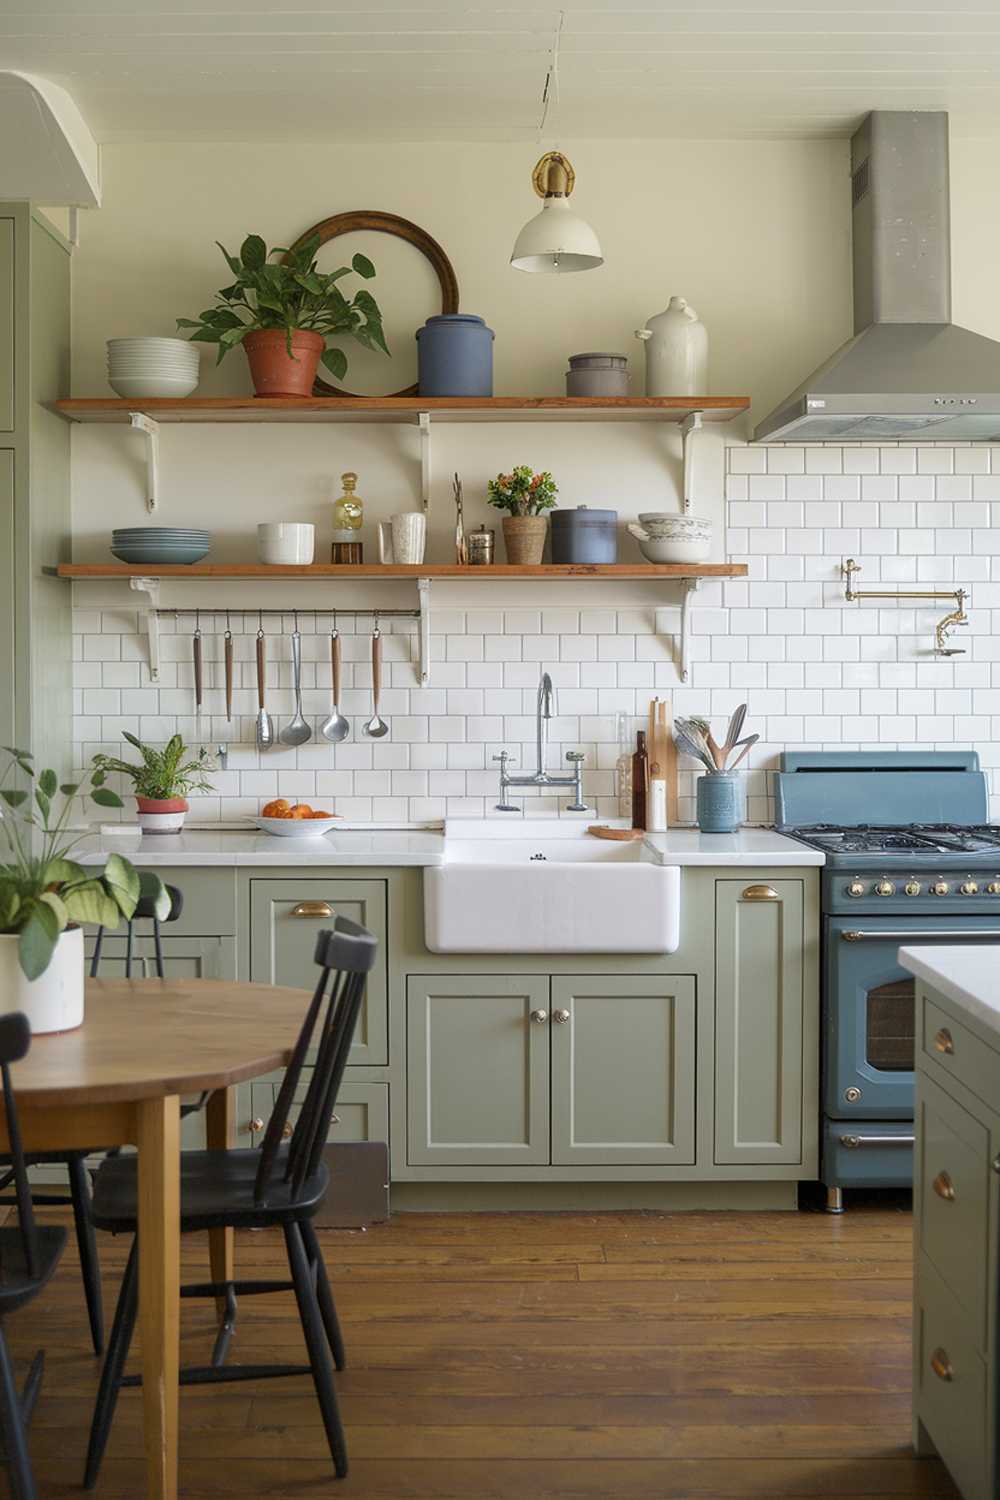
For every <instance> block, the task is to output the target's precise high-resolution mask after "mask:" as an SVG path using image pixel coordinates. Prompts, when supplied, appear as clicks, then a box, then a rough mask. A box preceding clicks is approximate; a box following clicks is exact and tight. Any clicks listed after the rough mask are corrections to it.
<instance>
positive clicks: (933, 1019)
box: [920, 991, 1000, 1107]
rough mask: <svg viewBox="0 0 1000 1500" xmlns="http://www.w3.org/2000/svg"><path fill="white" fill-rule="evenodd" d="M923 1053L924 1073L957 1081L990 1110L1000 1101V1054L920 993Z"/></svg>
mask: <svg viewBox="0 0 1000 1500" xmlns="http://www.w3.org/2000/svg"><path fill="white" fill-rule="evenodd" d="M920 1016H921V1029H920V1037H921V1052H922V1061H923V1065H924V1070H925V1072H927V1073H929V1074H930V1075H931V1077H932V1078H933V1077H935V1076H936V1077H937V1078H938V1080H939V1081H943V1080H944V1079H945V1078H954V1079H956V1080H957V1081H958V1082H959V1083H961V1084H964V1085H965V1087H966V1088H967V1089H970V1090H971V1091H972V1093H974V1094H975V1095H977V1097H978V1098H980V1099H982V1100H983V1101H984V1102H985V1103H987V1104H989V1105H990V1106H991V1107H992V1106H993V1105H994V1104H995V1101H996V1100H997V1099H998V1098H1000V1052H994V1051H993V1049H992V1048H991V1047H988V1046H987V1045H986V1043H985V1042H981V1041H980V1040H979V1038H978V1037H977V1036H976V1035H975V1034H974V1033H973V1032H971V1031H969V1030H968V1029H967V1028H966V1027H965V1026H963V1025H962V1023H961V1021H955V1020H953V1019H952V1017H951V1016H950V1015H948V1014H947V1012H945V1011H943V1010H942V1009H941V1007H940V1006H938V1005H935V1003H934V1001H933V1000H932V999H931V998H930V996H929V995H928V994H926V993H925V992H923V991H921V992H920Z"/></svg>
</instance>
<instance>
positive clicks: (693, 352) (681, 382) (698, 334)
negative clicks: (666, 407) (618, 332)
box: [635, 297, 708, 396]
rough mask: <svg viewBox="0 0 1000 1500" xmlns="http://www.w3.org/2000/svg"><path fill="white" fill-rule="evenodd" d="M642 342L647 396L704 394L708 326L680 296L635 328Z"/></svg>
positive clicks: (706, 378)
mask: <svg viewBox="0 0 1000 1500" xmlns="http://www.w3.org/2000/svg"><path fill="white" fill-rule="evenodd" d="M635 336H636V338H637V339H642V341H643V343H644V344H645V345H646V395H647V396H704V395H706V394H707V392H708V330H707V329H706V327H705V325H704V323H703V322H702V321H701V319H700V318H699V317H698V314H697V313H696V312H695V310H694V308H693V307H691V306H689V304H688V303H687V302H686V301H685V299H684V298H683V297H671V299H670V302H669V305H668V306H667V308H666V310H665V311H664V312H661V313H657V315H656V317H655V318H650V319H649V320H648V322H647V324H646V327H645V328H637V329H636V330H635Z"/></svg>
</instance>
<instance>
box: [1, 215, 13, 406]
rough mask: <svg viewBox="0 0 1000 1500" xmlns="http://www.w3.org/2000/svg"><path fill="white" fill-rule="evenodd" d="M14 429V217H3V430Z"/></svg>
mask: <svg viewBox="0 0 1000 1500" xmlns="http://www.w3.org/2000/svg"><path fill="white" fill-rule="evenodd" d="M13 431H14V220H13V219H5V218H3V219H0V432H13Z"/></svg>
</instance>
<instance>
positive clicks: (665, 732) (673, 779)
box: [657, 698, 680, 828]
mask: <svg viewBox="0 0 1000 1500" xmlns="http://www.w3.org/2000/svg"><path fill="white" fill-rule="evenodd" d="M657 720H658V725H659V733H660V740H661V742H662V751H661V755H662V759H661V761H660V764H661V766H662V768H663V779H664V781H665V782H666V783H667V827H668V828H676V826H677V824H678V822H679V820H680V818H679V813H678V810H677V746H676V745H675V744H674V735H673V710H672V709H671V707H670V705H669V704H668V703H667V702H666V701H665V700H664V699H662V698H661V699H660V700H659V701H658V702H657Z"/></svg>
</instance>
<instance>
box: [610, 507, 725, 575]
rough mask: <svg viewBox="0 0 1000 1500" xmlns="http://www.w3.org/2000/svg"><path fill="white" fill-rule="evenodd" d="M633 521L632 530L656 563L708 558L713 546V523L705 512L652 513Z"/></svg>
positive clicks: (643, 553)
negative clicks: (671, 514) (680, 513)
mask: <svg viewBox="0 0 1000 1500" xmlns="http://www.w3.org/2000/svg"><path fill="white" fill-rule="evenodd" d="M639 522H640V524H639V525H636V524H635V522H634V521H633V522H631V523H630V525H629V528H628V529H629V532H630V533H631V535H632V536H634V537H635V539H636V541H637V542H638V543H639V551H640V552H641V553H642V555H643V557H644V558H645V559H646V561H647V562H652V563H700V562H707V561H708V557H709V554H710V553H711V550H712V523H711V521H706V520H705V519H704V517H702V516H667V515H662V514H656V513H654V514H652V515H646V516H640V517H639Z"/></svg>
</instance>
